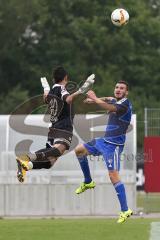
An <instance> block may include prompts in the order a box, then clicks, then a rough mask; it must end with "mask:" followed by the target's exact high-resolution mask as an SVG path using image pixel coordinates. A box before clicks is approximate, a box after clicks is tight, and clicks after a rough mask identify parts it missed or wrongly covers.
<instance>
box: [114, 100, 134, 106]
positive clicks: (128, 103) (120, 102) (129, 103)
mask: <svg viewBox="0 0 160 240" xmlns="http://www.w3.org/2000/svg"><path fill="white" fill-rule="evenodd" d="M116 104H120V105H121V104H123V105H131V102H130V100H129V99H128V98H122V99H120V100H118V101H117V102H116Z"/></svg>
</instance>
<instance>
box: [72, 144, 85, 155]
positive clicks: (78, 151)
mask: <svg viewBox="0 0 160 240" xmlns="http://www.w3.org/2000/svg"><path fill="white" fill-rule="evenodd" d="M74 151H75V154H76V155H77V156H82V155H86V149H85V147H84V146H83V144H79V145H78V146H77V147H76V148H75V150H74Z"/></svg>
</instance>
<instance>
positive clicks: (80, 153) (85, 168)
mask: <svg viewBox="0 0 160 240" xmlns="http://www.w3.org/2000/svg"><path fill="white" fill-rule="evenodd" d="M95 144H96V140H95V139H94V140H92V141H90V142H88V143H85V144H79V145H78V146H77V147H76V148H75V154H76V156H77V159H78V161H79V164H80V167H81V169H82V172H83V175H84V182H83V183H81V184H80V187H79V188H77V189H76V193H77V194H80V193H82V192H84V191H85V190H87V189H91V188H94V187H95V182H93V181H92V177H91V173H90V168H89V163H88V159H87V156H88V155H91V154H93V155H99V154H100V153H99V152H98V151H97V149H96V148H95Z"/></svg>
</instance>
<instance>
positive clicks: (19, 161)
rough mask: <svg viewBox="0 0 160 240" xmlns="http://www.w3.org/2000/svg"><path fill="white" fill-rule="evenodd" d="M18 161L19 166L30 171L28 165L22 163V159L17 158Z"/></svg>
mask: <svg viewBox="0 0 160 240" xmlns="http://www.w3.org/2000/svg"><path fill="white" fill-rule="evenodd" d="M16 160H17V163H19V165H20V166H21V167H22V168H23V169H24V170H25V171H28V170H29V169H28V168H27V167H26V165H25V164H24V163H23V162H21V159H20V158H18V157H17V158H16Z"/></svg>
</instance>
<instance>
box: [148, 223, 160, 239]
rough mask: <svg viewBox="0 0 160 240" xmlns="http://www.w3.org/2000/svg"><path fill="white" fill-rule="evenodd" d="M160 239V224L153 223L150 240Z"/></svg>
mask: <svg viewBox="0 0 160 240" xmlns="http://www.w3.org/2000/svg"><path fill="white" fill-rule="evenodd" d="M159 239H160V222H152V223H151V230H150V240H159Z"/></svg>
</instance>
